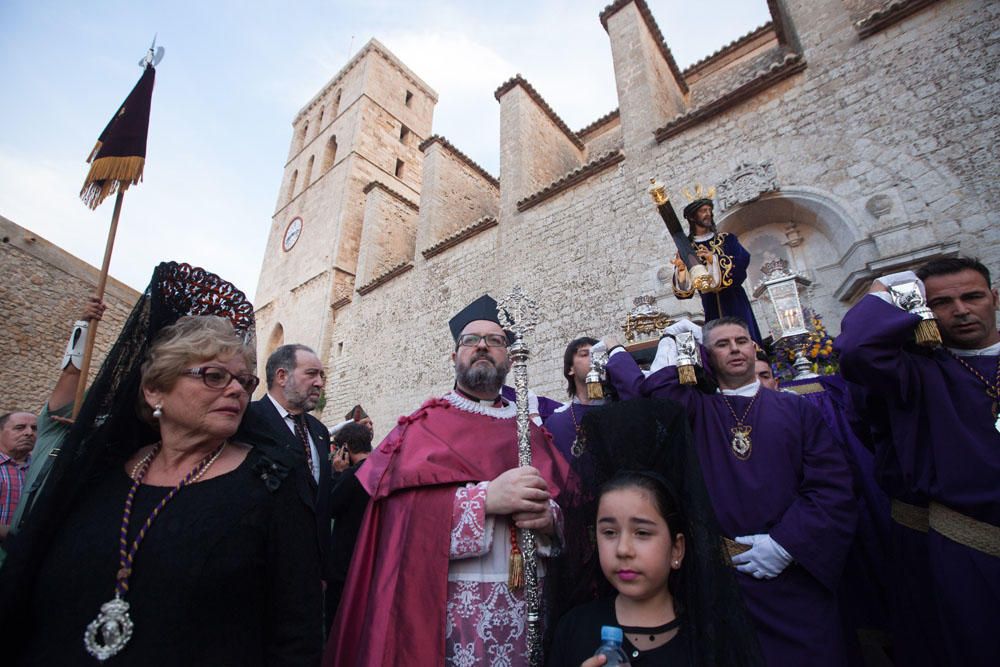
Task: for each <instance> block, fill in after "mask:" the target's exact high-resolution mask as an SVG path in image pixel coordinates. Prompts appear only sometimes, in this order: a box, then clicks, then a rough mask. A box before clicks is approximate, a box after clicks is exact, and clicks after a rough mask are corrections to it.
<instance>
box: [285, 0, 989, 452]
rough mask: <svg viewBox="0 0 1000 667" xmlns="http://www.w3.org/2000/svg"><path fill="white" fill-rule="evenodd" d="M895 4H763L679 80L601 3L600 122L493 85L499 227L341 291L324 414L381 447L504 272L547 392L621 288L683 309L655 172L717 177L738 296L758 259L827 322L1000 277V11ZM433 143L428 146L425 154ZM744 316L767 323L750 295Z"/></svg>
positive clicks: (619, 299)
mask: <svg viewBox="0 0 1000 667" xmlns="http://www.w3.org/2000/svg"><path fill="white" fill-rule="evenodd" d="M907 4H908V3H902V4H900V3H880V2H876V1H875V0H850V2H843V1H842V0H771V1H770V2H769V6H770V7H771V9H772V16H774V18H775V20H774V22H773V24H772V25H771V26H766V27H765V28H763V29H760V30H758V31H755V32H754V33H753V34H752V35H751V36H749V37H748V38H747V39H746V40H745V41H744V42H741V43H739V44H736V45H735V46H731V47H727V48H726V49H723V51H722V52H720V53H719V54H717V55H715V56H712V57H710V58H707V59H706V60H705V61H702V62H701V63H699V64H697V65H695V66H693V67H692V68H691V69H690V70H689V72H688V73H686V74H684V73H680V72H679V70H677V69H676V65H675V64H674V63H673V60H672V57H671V56H670V54H669V49H668V48H667V46H666V45H664V44H662V38H661V37H660V36H658V35H659V29H658V28H657V27H656V25H655V21H652V19H651V15H650V14H649V12H648V8H646V7H645V3H643V2H639V1H638V0H634V1H631V2H624V1H622V0H619V1H618V2H615V3H614V4H613V5H611V6H609V8H608V9H607V10H605V12H604V13H603V14H602V17H601V20H602V22H603V23H604V25H605V27H606V28H607V31H608V36H609V40H610V42H611V51H612V59H613V63H614V69H615V79H616V85H617V88H618V96H619V110H618V112H617V113H615V112H612V114H611V115H609V116H608V117H607V119H605V120H602V121H600V122H598V123H597V124H596V127H592V128H591V129H588V130H587V131H585V132H584V131H581V132H580V133H573V132H572V131H569V130H568V129H564V128H563V127H562V126H561V121H559V120H558V115H556V111H555V110H552V109H551V108H549V107H548V105H547V104H546V103H545V101H544V99H543V97H542V94H541V92H539V91H535V90H534V88H532V87H531V85H530V83H528V82H526V81H524V80H523V79H521V78H520V77H515V78H514V79H512V80H510V81H508V82H507V83H505V84H503V85H502V86H501V87H500V88H499V89H498V91H497V98H498V101H499V103H500V111H501V118H500V128H501V130H500V138H499V139H500V155H501V157H500V160H501V170H500V172H501V181H500V192H499V198H500V206H499V216H498V221H497V222H492V221H490V222H489V224H484V225H483V226H482V227H477V226H475V225H472V226H471V227H467V228H463V227H461V226H459V227H458V228H457V229H454V230H453V232H452V234H457V237H458V240H457V241H456V242H454V243H452V244H450V245H449V244H448V243H445V244H444V245H443V246H441V248H439V249H437V250H436V251H435V253H431V254H429V255H428V256H424V254H422V253H421V252H417V253H415V256H414V258H413V268H412V270H408V271H406V272H405V273H401V274H399V275H396V276H395V277H392V278H391V279H388V280H386V281H385V282H384V283H382V284H380V285H378V286H377V287H376V288H375V289H372V290H371V291H368V292H366V293H365V294H359V293H357V291H354V292H352V293H351V295H350V301H343V302H341V305H340V306H339V307H338V309H337V311H336V315H335V317H334V318H333V319H329V318H328V320H329V329H327V332H328V335H329V337H330V347H329V349H330V354H329V357H328V360H329V367H330V369H331V371H332V372H331V373H330V381H329V383H328V386H327V393H328V398H329V400H328V403H327V408H326V411H325V413H324V418H325V419H326V421H328V422H333V421H336V420H337V419H339V417H340V416H341V415H343V414H344V412H346V410H347V409H348V408H350V407H351V406H352V405H354V403H357V402H361V403H362V404H363V405H365V407H366V409H368V410H369V412H370V413H372V415H373V416H374V418H375V421H376V435H377V436H379V437H380V436H382V435H384V434H385V433H386V432H387V431H388V429H389V428H391V427H392V425H394V423H395V419H396V417H397V415H399V414H402V413H407V412H409V411H412V410H413V409H414V408H415V407H416V406H417V405H418V404H419V403H420V401H421V400H423V399H424V398H426V397H427V396H428V395H431V394H436V393H441V392H443V391H445V390H447V389H448V388H449V387H450V386H451V381H452V372H451V368H450V367H451V364H450V353H451V351H452V345H453V344H452V342H451V340H450V337H449V335H448V331H447V320H448V318H449V317H450V316H451V315H452V314H453V313H454V312H456V311H457V310H458V309H459V308H461V307H462V306H464V305H465V304H466V303H468V302H469V301H471V300H472V299H474V298H475V297H477V296H479V295H480V294H482V293H483V292H487V291H488V292H490V293H491V294H493V295H494V296H497V297H499V296H502V295H503V294H504V293H506V292H507V291H508V290H509V289H510V288H511V287H512V286H513V285H515V284H519V285H521V286H522V287H523V288H524V289H525V290H526V291H527V292H528V293H529V294H531V295H533V296H534V297H535V298H536V300H537V301H538V303H539V306H540V309H541V313H542V319H541V322H540V323H539V326H538V328H537V330H536V332H535V335H534V336H533V338H532V339H531V341H530V347H531V350H532V353H533V356H532V361H531V362H530V365H529V371H530V376H531V384H532V386H533V388H534V389H535V390H536V391H538V392H539V393H543V394H546V395H551V396H553V397H555V398H562V392H563V391H564V380H563V378H562V377H561V356H562V351H563V349H564V346H565V344H566V342H567V341H569V340H570V339H571V338H573V337H575V336H578V335H583V334H589V335H594V336H602V335H604V334H606V333H609V332H613V331H617V330H618V328H619V326H620V324H621V323H622V321H623V319H624V317H625V314H626V313H627V312H628V310H629V309H630V308H631V306H632V300H633V298H635V297H637V296H640V295H654V296H656V297H657V299H658V300H657V306H658V307H659V308H660V309H662V310H663V311H664V312H666V313H668V314H670V315H672V316H692V317H693V318H694V319H700V317H701V306H700V303H699V302H698V300H697V299H694V300H686V301H679V300H677V299H675V298H674V297H673V296H672V293H671V290H670V276H671V270H670V269H669V268H668V260H669V258H670V257H671V256H672V255H673V249H672V247H671V246H670V243H669V240H668V238H667V236H666V233H665V231H664V229H663V224H662V222H661V221H660V219H659V216H658V215H657V213H656V211H655V209H654V207H653V204H652V202H651V201H650V198H649V195H648V193H647V189H648V187H649V179H650V177H653V176H655V177H657V178H659V180H660V181H662V182H663V183H664V184H665V185H666V186H667V189H668V191H669V193H670V195H671V198H672V200H673V202H674V206H675V208H677V210H678V212H679V211H680V209H681V208H683V206H684V204H685V203H686V199H685V198H684V197H683V195H682V192H683V190H684V189H685V188H691V187H693V186H694V185H695V184H696V183H700V184H703V185H705V186H710V185H718V186H720V188H723V187H726V188H728V190H727V192H728V193H729V194H727V195H726V196H727V199H725V200H723V199H722V198H721V197H717V206H716V210H715V213H716V221H717V222H718V223H719V227H720V230H721V231H723V232H731V233H736V234H738V235H739V236H740V238H741V239H743V240H744V243H745V245H747V247H751V248H753V249H754V253H755V257H754V259H753V260H752V263H751V279H750V280H748V283H747V285H746V288H747V291H748V292H751V291H752V289H753V287H754V282H755V281H756V280H757V279H758V278H759V266H760V263H761V261H762V259H763V257H764V256H765V255H767V254H773V255H775V256H780V257H784V258H785V259H787V260H789V262H790V264H791V265H792V268H793V269H795V270H796V271H798V272H799V273H800V274H801V275H802V276H803V277H805V278H807V279H808V280H810V281H811V285H810V286H809V288H808V290H807V291H806V305H809V306H811V307H813V308H814V309H815V310H816V311H817V312H819V313H820V314H822V315H823V316H824V321H825V323H826V325H827V327H828V328H829V330H830V331H831V333H834V334H835V333H837V331H838V330H839V321H840V318H841V317H842V315H843V313H844V312H845V311H846V309H847V308H848V307H849V306H850V305H851V304H852V303H854V302H855V301H856V300H857V299H858V298H860V297H861V295H862V294H864V292H865V291H866V290H867V287H868V285H869V284H870V282H871V280H872V279H873V278H875V277H877V276H878V275H881V274H884V273H887V272H890V271H896V270H902V269H904V268H910V267H913V266H915V265H917V264H919V263H920V262H922V261H924V260H926V259H928V258H931V257H939V256H948V255H954V254H956V253H964V254H970V255H976V256H979V257H980V258H981V259H982V260H983V261H984V262H985V263H986V264H987V265H988V266H989V267H990V268H991V269H992V270H993V271H994V273H998V274H1000V243H998V241H1000V234H998V231H997V230H998V225H997V214H996V213H995V211H997V210H998V209H1000V202H998V194H997V190H996V187H995V184H996V182H997V181H998V179H1000V161H998V160H997V155H996V149H995V146H994V144H995V137H996V131H997V120H996V118H997V116H996V114H995V100H996V99H997V97H998V95H1000V75H998V73H997V68H996V67H995V63H996V61H997V60H998V56H1000V29H998V27H1000V5H998V4H997V3H990V2H985V1H982V0H939V1H938V2H933V3H930V4H929V5H928V6H923V7H922V8H919V9H916V10H913V11H907V7H906V6H905V5H907ZM910 4H914V3H910ZM881 10H885V11H881ZM886 17H888V18H886ZM688 75H689V76H688ZM685 89H687V90H686V91H685ZM542 92H544V91H542ZM438 150H440V147H438V146H434V145H431V146H430V147H428V150H427V155H428V158H427V162H428V164H431V163H432V162H433V159H434V158H432V157H430V156H431V155H433V153H434V152H435V151H438ZM602 156H603V157H602ZM602 160H603V161H602ZM438 180H440V179H438ZM751 186H753V187H751ZM414 201H416V203H418V204H419V205H420V206H421V207H422V208H421V211H420V213H419V216H418V220H419V222H418V224H419V228H418V230H417V232H416V233H417V236H418V239H423V238H424V237H425V236H429V237H431V238H438V239H439V241H440V234H439V232H438V230H437V229H435V228H433V225H435V224H438V222H439V221H440V220H448V221H452V220H454V221H455V222H454V224H455V225H470V224H471V223H473V222H474V220H472V219H469V220H467V221H465V222H461V223H460V222H459V220H461V219H464V218H465V213H464V211H465V210H466V208H463V207H467V206H468V202H467V201H466V200H464V199H463V198H462V197H460V196H458V197H450V196H448V197H445V196H442V197H441V198H440V199H439V200H437V199H436V200H434V201H433V202H424V201H417V200H414ZM424 206H427V209H426V210H425V209H424V208H423V207H424ZM431 211H433V212H434V215H433V216H431V215H430V212H431ZM428 225H430V226H431V228H430V229H428ZM451 225H452V223H451V222H449V223H448V225H446V228H451ZM416 249H417V250H418V251H421V250H424V249H425V246H424V244H423V242H422V241H419V240H418V243H417V248H416ZM265 266H266V265H265ZM755 307H756V308H757V309H758V320H759V321H760V323H761V326H762V328H763V329H764V332H765V335H766V333H767V329H768V326H767V321H768V317H767V313H766V311H767V308H768V306H767V304H766V303H764V302H758V303H756V304H755Z"/></svg>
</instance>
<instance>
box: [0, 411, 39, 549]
mask: <svg viewBox="0 0 1000 667" xmlns="http://www.w3.org/2000/svg"><path fill="white" fill-rule="evenodd" d="M37 431H38V425H37V419H36V417H35V415H34V414H32V413H30V412H8V413H7V414H5V415H3V416H2V417H0V539H2V538H5V537H7V531H8V529H9V528H10V523H11V517H13V515H14V510H15V509H16V508H17V503H18V501H19V500H20V499H21V485H22V484H23V483H24V475H25V473H27V471H28V466H29V465H30V463H31V450H32V449H34V447H35V434H36V433H37Z"/></svg>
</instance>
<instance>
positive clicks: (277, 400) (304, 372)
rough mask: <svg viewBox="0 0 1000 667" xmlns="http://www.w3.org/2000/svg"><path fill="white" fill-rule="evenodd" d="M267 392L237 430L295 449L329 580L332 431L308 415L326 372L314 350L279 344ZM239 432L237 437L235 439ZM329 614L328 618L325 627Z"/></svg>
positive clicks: (268, 371)
mask: <svg viewBox="0 0 1000 667" xmlns="http://www.w3.org/2000/svg"><path fill="white" fill-rule="evenodd" d="M265 373H266V378H267V393H266V394H265V395H264V397H263V398H261V399H260V400H259V401H253V402H252V403H250V405H249V406H248V407H247V412H246V415H245V416H244V417H243V423H242V424H241V425H240V432H241V433H245V434H247V436H248V439H252V441H254V442H265V443H269V444H267V445H261V446H274V447H281V448H284V449H288V450H290V451H294V452H297V453H298V454H299V460H300V461H301V463H302V465H305V466H308V468H309V472H310V473H311V474H312V479H313V480H314V482H315V486H314V487H313V492H314V497H313V501H314V505H313V507H314V509H315V512H316V524H317V528H318V531H317V532H318V535H319V549H320V554H321V556H322V564H323V578H324V579H325V580H329V579H330V558H329V544H330V490H331V487H332V484H331V472H332V471H331V469H330V462H329V452H330V432H329V431H328V430H327V428H326V427H325V426H323V423H322V422H321V421H319V420H318V419H316V418H315V417H313V416H312V415H310V414H308V412H309V411H310V410H312V409H314V408H315V407H316V404H317V403H318V402H319V397H320V394H321V393H322V391H323V385H324V383H325V382H326V373H324V372H323V364H322V363H320V360H319V357H317V356H316V353H315V352H313V351H312V350H311V349H309V348H308V347H306V346H305V345H282V346H281V347H279V348H278V349H277V350H275V351H274V353H272V354H271V356H270V357H268V359H267V366H266V371H265ZM238 437H239V436H237V438H238ZM332 620H333V619H327V626H329V624H330V621H332Z"/></svg>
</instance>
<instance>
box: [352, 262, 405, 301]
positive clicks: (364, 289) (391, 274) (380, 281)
mask: <svg viewBox="0 0 1000 667" xmlns="http://www.w3.org/2000/svg"><path fill="white" fill-rule="evenodd" d="M412 268H413V262H411V261H410V260H408V259H407V260H403V261H402V262H400V263H399V264H397V265H396V266H394V267H392V268H391V269H389V270H387V271H383V272H382V273H381V274H379V275H378V276H375V278H373V279H372V281H371V282H369V283H367V284H366V285H362V286H361V287H359V288H358V289H357V292H358V294H360V295H362V296H364V295H365V294H368V293H369V292H371V291H372V290H374V289H375V288H377V287H379V286H381V285H384V284H386V283H387V282H389V281H390V280H392V279H393V278H395V277H396V276H401V275H403V274H404V273H406V272H407V271H409V270H410V269H412Z"/></svg>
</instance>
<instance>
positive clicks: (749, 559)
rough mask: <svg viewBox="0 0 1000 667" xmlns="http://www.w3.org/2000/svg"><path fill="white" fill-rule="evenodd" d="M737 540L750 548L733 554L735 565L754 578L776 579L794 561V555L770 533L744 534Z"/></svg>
mask: <svg viewBox="0 0 1000 667" xmlns="http://www.w3.org/2000/svg"><path fill="white" fill-rule="evenodd" d="M735 541H736V542H737V544H746V545H749V546H750V550H749V551H745V552H743V553H741V554H736V555H735V556H733V565H735V566H736V569H737V570H739V571H740V572H743V573H745V574H749V575H750V576H752V577H753V578H754V579H774V578H775V577H777V576H778V575H779V574H781V572H782V571H783V570H784V569H785V568H786V567H788V565H789V563H791V562H792V555H791V554H790V553H788V552H787V551H785V548H784V547H783V546H781V545H780V544H778V543H777V542H775V541H774V539H773V538H772V537H771V536H770V535H744V536H742V537H737V538H736V540H735Z"/></svg>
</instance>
